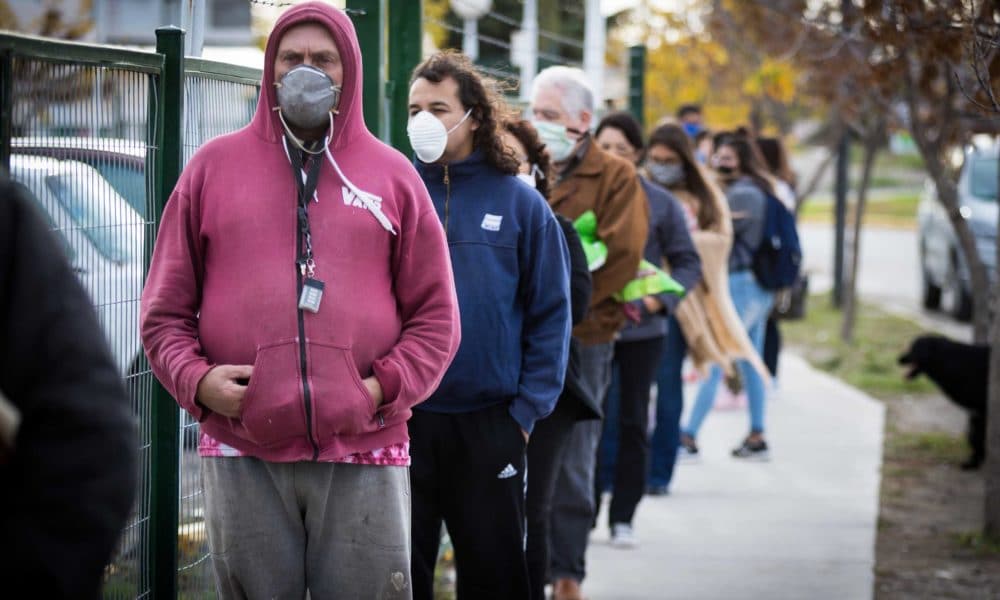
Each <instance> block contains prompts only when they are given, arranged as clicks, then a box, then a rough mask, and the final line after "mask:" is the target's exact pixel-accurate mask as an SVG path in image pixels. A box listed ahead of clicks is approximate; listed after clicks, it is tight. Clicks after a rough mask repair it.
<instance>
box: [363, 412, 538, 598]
mask: <svg viewBox="0 0 1000 600" xmlns="http://www.w3.org/2000/svg"><path fill="white" fill-rule="evenodd" d="M508 406H509V404H508V403H507V402H502V403H500V404H496V405H494V406H491V407H488V408H484V409H482V410H478V411H474V412H470V413H461V414H442V413H432V412H428V411H422V410H419V409H418V410H414V411H413V417H411V418H410V421H409V424H408V425H409V432H410V462H411V465H410V493H411V503H412V512H411V532H412V540H411V543H412V546H413V553H412V574H411V577H412V581H413V598H414V599H415V600H432V599H433V597H434V589H433V588H434V566H435V564H436V563H437V556H438V548H439V546H440V542H441V523H442V521H443V522H444V524H445V526H446V527H447V528H448V534H449V535H450V536H451V541H452V544H453V545H454V548H455V569H456V574H457V582H456V584H457V585H456V592H457V596H458V598H459V600H462V599H479V598H484V599H493V598H495V599H497V600H507V599H509V598H527V597H528V569H527V565H526V562H525V555H524V542H525V537H524V532H525V528H524V514H525V513H524V473H525V442H524V437H523V435H522V434H521V428H520V426H519V425H518V424H517V421H515V420H514V418H513V417H512V416H510V413H509V412H508ZM374 518H377V517H374Z"/></svg>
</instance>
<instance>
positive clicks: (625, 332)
mask: <svg viewBox="0 0 1000 600" xmlns="http://www.w3.org/2000/svg"><path fill="white" fill-rule="evenodd" d="M594 140H595V141H596V142H597V143H598V144H599V145H600V146H601V148H602V149H604V150H606V151H608V152H610V153H612V154H615V155H617V156H619V157H621V158H624V159H627V160H629V161H631V162H633V163H639V162H640V160H641V158H642V154H643V152H642V151H643V147H644V144H643V140H642V131H641V129H640V128H639V123H638V122H637V121H636V120H635V119H634V118H633V117H632V116H631V115H629V114H628V113H624V112H617V113H612V114H609V115H607V116H605V117H604V118H603V119H602V120H601V122H600V123H599V124H598V126H597V131H596V133H595V135H594ZM639 180H640V183H641V184H642V189H643V191H644V192H645V195H646V200H647V202H648V209H649V234H648V237H647V241H646V248H645V251H644V253H643V256H644V258H645V259H646V261H648V262H649V263H651V264H652V265H655V266H657V267H662V266H663V263H664V260H666V261H667V262H669V263H670V266H671V277H673V279H674V280H675V281H677V282H678V283H680V284H681V285H682V286H684V289H685V290H689V289H692V288H694V286H695V285H696V284H697V283H698V281H699V280H700V279H701V264H700V262H699V260H698V253H697V252H696V251H695V248H694V244H693V243H692V242H691V236H690V234H689V233H688V226H687V219H686V216H685V213H684V209H683V208H682V207H681V205H680V203H678V202H677V199H676V198H674V197H672V196H671V195H670V194H669V193H668V192H667V191H666V190H664V189H663V188H661V187H660V186H658V185H656V184H655V183H653V182H651V181H649V180H648V179H647V178H646V177H643V176H642V175H640V177H639ZM680 301H681V297H680V296H677V295H675V294H669V293H656V294H648V295H646V296H643V297H641V298H640V299H638V300H635V301H633V302H632V303H631V305H626V306H627V308H631V309H632V310H633V311H634V316H633V318H632V320H631V321H630V322H629V323H627V324H626V325H625V328H624V329H622V331H621V332H620V333H619V336H618V339H617V341H616V342H615V354H614V365H613V371H612V379H611V386H610V388H609V390H608V395H607V397H606V399H605V406H606V409H605V415H606V418H605V427H604V435H603V437H604V438H605V441H606V442H608V443H613V438H616V439H615V440H614V441H616V442H617V454H618V460H617V461H616V462H617V464H616V466H615V467H614V483H613V485H612V497H611V507H610V510H609V513H608V525H609V527H610V528H611V543H612V544H614V545H616V546H620V547H631V546H634V545H635V544H636V539H635V535H634V532H633V529H632V519H633V516H634V515H635V510H636V507H637V506H638V504H639V501H640V500H641V499H642V496H643V494H644V493H645V490H646V475H647V472H648V469H649V439H648V436H647V421H648V415H649V390H650V387H651V386H652V383H653V376H654V375H655V374H656V367H657V365H658V364H659V362H660V356H661V354H662V351H663V342H664V339H665V337H666V335H667V318H668V317H669V316H670V315H671V314H672V313H673V312H674V310H675V309H676V308H677V305H678V304H679V303H680ZM616 401H617V402H616ZM615 404H617V409H618V410H617V419H613V418H612V416H611V413H613V412H614V411H613V409H612V407H613V406H614V405H615ZM615 426H617V427H615ZM616 429H617V432H616ZM598 448H599V450H598V460H597V464H598V469H597V471H598V472H597V473H596V474H595V477H594V482H595V488H596V489H595V495H596V506H598V507H599V506H600V501H601V492H602V488H603V487H604V486H603V482H602V473H601V470H602V465H601V462H602V461H601V460H600V459H601V452H600V446H598ZM605 470H607V469H605ZM595 514H596V511H595Z"/></svg>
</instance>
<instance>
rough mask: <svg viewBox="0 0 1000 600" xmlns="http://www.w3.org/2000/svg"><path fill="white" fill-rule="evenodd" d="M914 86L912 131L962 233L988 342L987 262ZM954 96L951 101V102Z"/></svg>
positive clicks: (978, 325)
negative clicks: (924, 118)
mask: <svg viewBox="0 0 1000 600" xmlns="http://www.w3.org/2000/svg"><path fill="white" fill-rule="evenodd" d="M907 83H908V85H909V86H910V87H909V88H908V90H907V105H908V107H909V110H910V114H911V115H912V116H911V123H910V133H911V134H913V141H914V142H916V144H917V148H919V149H920V155H921V156H922V157H923V159H924V167H925V168H926V169H927V174H928V175H930V177H931V180H932V181H933V182H934V188H935V189H936V191H937V199H938V202H940V203H941V205H942V206H944V209H945V211H946V212H947V213H948V220H949V221H951V226H952V227H953V228H954V230H955V235H956V237H958V244H959V247H960V249H961V251H962V258H964V259H965V265H966V267H967V268H968V270H969V279H970V280H971V282H972V339H973V342H974V343H976V344H986V343H988V342H989V337H990V315H989V313H990V307H989V304H990V285H989V279H988V276H987V274H986V265H984V264H983V261H982V258H981V257H980V256H979V251H978V250H977V249H976V240H975V238H974V237H973V235H972V230H971V229H969V223H968V222H967V221H966V220H965V219H964V218H963V217H962V213H961V212H960V210H959V209H960V207H959V205H958V187H957V186H956V184H955V180H954V178H953V177H952V176H951V174H950V173H948V172H947V169H945V165H944V158H943V155H944V150H945V149H944V148H942V147H941V141H940V140H937V141H931V140H930V139H929V137H928V134H927V131H926V130H925V128H924V124H923V123H921V121H920V119H919V118H917V115H919V114H920V110H919V109H918V106H917V102H916V98H915V96H914V94H913V91H912V87H913V85H914V82H913V81H908V82H907ZM950 101H951V100H950V98H949V99H948V100H947V102H950Z"/></svg>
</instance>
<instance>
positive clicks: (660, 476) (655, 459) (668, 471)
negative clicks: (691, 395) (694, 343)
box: [647, 317, 687, 496]
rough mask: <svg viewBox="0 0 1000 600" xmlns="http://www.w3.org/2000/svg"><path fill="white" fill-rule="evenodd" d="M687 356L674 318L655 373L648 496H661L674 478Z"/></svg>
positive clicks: (678, 326) (685, 343) (681, 333)
mask: <svg viewBox="0 0 1000 600" xmlns="http://www.w3.org/2000/svg"><path fill="white" fill-rule="evenodd" d="M685 354H687V341H686V340H685V339H684V334H683V332H681V327H680V324H678V323H677V319H676V318H675V317H670V320H669V321H668V322H667V339H666V342H665V343H664V346H663V358H662V359H661V360H660V367H659V369H658V370H657V372H656V428H655V429H654V430H653V436H652V438H651V440H650V446H651V447H652V449H653V452H652V455H651V457H650V464H649V479H648V483H647V492H648V493H649V494H652V495H654V496H663V495H666V494H667V493H668V490H669V489H670V481H671V480H672V479H673V477H674V465H675V464H676V463H677V452H675V451H674V449H676V448H677V447H678V446H679V444H680V440H681V435H680V422H681V413H682V412H683V411H684V389H683V380H682V379H681V367H682V366H683V365H684V355H685Z"/></svg>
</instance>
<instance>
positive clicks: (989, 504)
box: [984, 172, 1000, 540]
mask: <svg viewBox="0 0 1000 600" xmlns="http://www.w3.org/2000/svg"><path fill="white" fill-rule="evenodd" d="M997 175H998V180H1000V172H998V174H997ZM997 189H1000V187H998V188H997ZM998 200H1000V199H998ZM997 230H998V231H1000V215H998V219H997ZM996 256H997V263H996V264H998V265H1000V243H998V244H997V247H996ZM990 342H991V343H990V347H991V348H993V351H992V352H991V353H990V387H989V396H988V397H987V398H986V419H987V425H986V464H985V466H984V469H985V472H984V477H985V479H986V502H985V504H986V506H985V510H984V516H985V519H984V523H985V528H984V533H985V534H986V535H987V536H989V537H991V538H993V539H995V540H1000V351H997V349H998V348H1000V278H998V279H997V281H996V283H995V284H994V285H993V332H992V335H991V336H990Z"/></svg>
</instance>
